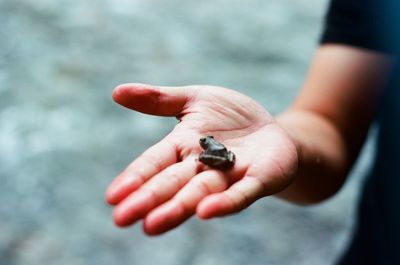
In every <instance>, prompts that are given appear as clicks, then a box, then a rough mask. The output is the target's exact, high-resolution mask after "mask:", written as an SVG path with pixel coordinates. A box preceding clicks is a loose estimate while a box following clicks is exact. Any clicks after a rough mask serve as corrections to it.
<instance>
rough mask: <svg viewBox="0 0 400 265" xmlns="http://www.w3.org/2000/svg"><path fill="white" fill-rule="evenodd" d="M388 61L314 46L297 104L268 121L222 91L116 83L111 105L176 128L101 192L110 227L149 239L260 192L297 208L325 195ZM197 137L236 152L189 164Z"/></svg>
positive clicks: (341, 171) (229, 209)
mask: <svg viewBox="0 0 400 265" xmlns="http://www.w3.org/2000/svg"><path fill="white" fill-rule="evenodd" d="M390 65H391V62H390V59H389V58H388V57H386V56H384V55H380V54H376V53H372V52H367V51H363V50H359V49H353V48H349V47H345V46H333V45H326V46H323V47H321V48H320V49H319V50H318V52H317V54H316V57H315V61H314V64H313V66H312V67H311V71H310V74H309V78H308V79H307V81H306V83H305V85H304V89H303V91H302V93H301V94H300V96H299V98H298V99H297V100H296V102H295V103H294V105H293V106H292V107H291V108H290V109H289V110H288V111H286V112H285V113H283V114H281V115H279V116H278V117H277V118H276V119H275V118H274V117H272V116H271V115H270V114H269V113H268V112H267V111H266V110H265V109H264V108H263V107H261V106H260V105H259V104H257V103H256V102H255V101H254V100H253V99H251V98H249V97H247V96H245V95H243V94H240V93H238V92H235V91H233V90H229V89H225V88H218V87H209V86H189V87H179V88H176V87H175V88H173V87H155V86H149V85H143V84H125V85H121V86H119V87H117V88H116V89H115V90H114V92H113V98H114V100H115V101H116V102H118V103H119V104H121V105H123V106H125V107H127V108H130V109H133V110H136V111H140V112H143V113H147V114H151V115H159V116H175V117H178V118H179V119H180V122H179V123H178V124H177V125H176V126H175V128H174V129H173V130H172V131H171V133H170V134H169V135H168V136H166V137H165V138H164V139H163V140H161V141H160V142H159V143H158V144H156V145H154V146H153V147H151V148H149V149H148V150H146V151H145V152H144V153H143V154H142V155H141V156H139V157H138V158H137V159H136V160H135V161H133V162H132V163H131V164H130V165H129V166H128V167H127V168H126V169H125V170H124V171H123V172H122V173H121V174H120V175H119V176H118V177H117V178H116V179H115V180H114V181H113V182H112V184H111V185H110V187H109V188H108V190H107V193H106V198H107V201H108V202H109V203H110V204H111V205H115V209H114V221H115V223H116V224H117V225H119V226H128V225H131V224H134V223H135V222H137V221H139V220H141V219H143V220H144V230H145V232H146V233H147V234H149V235H156V234H160V233H163V232H166V231H168V230H170V229H172V228H174V227H176V226H178V225H180V224H181V223H183V222H184V221H185V220H187V219H188V218H189V217H191V216H193V215H194V214H196V215H197V216H199V217H200V218H202V219H208V218H212V217H216V216H223V215H228V214H232V213H235V212H239V211H241V210H243V209H244V208H246V207H248V206H249V205H251V204H252V203H253V202H255V201H256V200H258V199H260V198H262V197H265V196H269V195H274V194H278V195H279V196H280V197H282V198H285V199H288V200H291V201H294V202H298V203H311V202H317V201H320V200H322V199H324V198H326V197H328V196H330V195H331V194H333V193H334V192H335V191H336V190H337V189H338V188H339V187H340V185H341V184H342V182H343V180H344V178H345V176H346V174H347V172H348V170H349V168H350V166H351V165H352V163H353V161H354V159H355V158H356V156H357V154H358V152H359V149H360V146H361V144H362V142H363V141H364V138H365V135H366V133H367V130H368V127H369V124H370V122H371V120H372V117H373V115H374V112H375V111H376V108H377V105H378V103H379V98H380V95H381V94H382V91H381V89H380V87H383V84H384V82H385V80H386V77H387V75H388V71H389V69H390ZM206 135H213V136H214V137H216V139H218V140H219V141H221V142H222V143H224V144H225V145H226V146H227V147H228V149H229V150H232V151H233V152H234V153H235V154H236V158H237V160H236V163H235V165H234V167H233V168H231V169H230V170H227V171H220V170H216V169H213V168H209V167H207V166H205V165H202V164H201V163H199V162H197V161H196V158H198V155H199V153H200V152H201V151H202V150H201V147H200V146H199V142H198V141H199V139H200V138H201V137H204V136H206Z"/></svg>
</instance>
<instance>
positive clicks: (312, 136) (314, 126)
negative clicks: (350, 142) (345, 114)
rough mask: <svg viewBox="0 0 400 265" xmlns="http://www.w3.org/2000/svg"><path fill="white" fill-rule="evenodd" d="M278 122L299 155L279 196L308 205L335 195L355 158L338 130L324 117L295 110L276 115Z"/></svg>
mask: <svg viewBox="0 0 400 265" xmlns="http://www.w3.org/2000/svg"><path fill="white" fill-rule="evenodd" d="M277 122H278V123H279V124H280V125H281V126H282V127H283V128H284V129H286V131H287V132H288V133H289V135H290V136H291V137H292V139H293V141H294V142H295V143H296V146H297V150H298V153H299V156H298V157H299V163H298V165H299V166H298V171H297V173H296V176H295V178H294V181H293V182H292V184H291V185H290V186H289V187H288V188H287V189H285V190H284V191H283V192H281V193H279V194H278V197H281V198H283V199H286V200H289V201H292V202H295V203H299V204H308V203H315V202H319V201H322V200H323V199H325V198H327V197H329V196H331V195H332V194H334V193H335V192H336V191H337V190H338V189H339V188H340V186H341V185H342V183H343V182H344V180H345V178H346V175H347V172H348V170H349V168H350V166H351V161H352V160H353V159H354V157H353V158H350V156H351V154H350V153H349V152H348V150H347V148H346V143H345V140H344V138H343V136H342V135H341V134H340V132H339V130H338V129H337V128H336V127H335V126H334V125H333V124H332V123H331V122H330V121H329V120H327V119H326V118H324V117H323V116H321V115H318V114H316V113H314V112H310V111H305V110H301V109H295V108H293V109H290V110H288V111H286V112H284V113H282V114H281V115H279V116H278V117H277ZM353 156H354V155H353Z"/></svg>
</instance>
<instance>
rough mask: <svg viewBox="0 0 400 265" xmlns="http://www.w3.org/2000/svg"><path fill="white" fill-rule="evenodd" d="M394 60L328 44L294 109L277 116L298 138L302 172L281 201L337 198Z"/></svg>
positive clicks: (317, 60) (316, 59) (318, 54)
mask: <svg viewBox="0 0 400 265" xmlns="http://www.w3.org/2000/svg"><path fill="white" fill-rule="evenodd" d="M392 64H393V60H392V59H391V58H390V57H389V56H386V55H383V54H380V53H375V52H372V51H367V50H362V49H358V48H352V47H349V46H343V45H324V46H321V47H320V48H319V50H318V51H317V53H316V56H315V59H314V62H313V64H312V66H311V69H310V72H309V75H308V78H307V79H306V82H305V84H304V88H303V90H302V91H301V93H300V95H299V97H298V98H297V100H296V101H295V102H294V104H293V105H292V106H291V107H290V108H289V109H288V110H287V111H286V112H284V113H282V114H281V115H279V116H278V117H277V120H278V123H279V124H280V125H281V126H282V127H284V128H285V129H286V130H287V131H288V132H289V134H290V135H291V136H292V137H293V139H295V142H296V143H297V146H298V150H299V153H300V155H299V157H300V159H299V160H300V161H299V170H298V172H297V174H296V177H295V180H294V182H293V183H292V185H290V187H288V188H287V189H286V190H285V191H283V192H281V193H280V194H279V196H280V197H282V198H285V199H288V200H291V201H294V202H297V203H311V202H318V201H320V200H322V199H325V198H327V197H329V196H330V195H332V194H333V193H335V192H336V191H337V190H338V189H339V188H340V186H341V185H342V183H343V181H344V180H345V178H346V176H347V174H348V171H349V169H350V168H351V166H352V164H353V162H354V160H355V159H356V158H357V155H358V153H359V151H360V149H361V146H362V144H363V142H364V140H365V137H366V134H367V132H368V128H369V126H370V124H371V121H372V119H373V117H374V115H375V113H376V110H377V108H378V105H379V103H380V100H381V97H382V94H383V91H382V90H383V88H384V85H385V83H386V82H387V79H388V77H389V75H390V70H391V67H392Z"/></svg>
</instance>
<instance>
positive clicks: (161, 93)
mask: <svg viewBox="0 0 400 265" xmlns="http://www.w3.org/2000/svg"><path fill="white" fill-rule="evenodd" d="M191 91H192V92H193V89H192V88H191V87H158V86H152V85H146V84H132V83H131V84H122V85H119V86H117V87H116V88H115V89H114V91H113V93H112V97H113V99H114V100H115V101H116V102H117V103H118V104H120V105H122V106H124V107H126V108H129V109H133V110H136V111H139V112H143V113H146V114H151V115H158V116H180V114H182V112H183V110H184V109H185V107H186V105H187V103H188V102H189V99H190V98H192V97H193V95H191V94H192V93H190V92H191Z"/></svg>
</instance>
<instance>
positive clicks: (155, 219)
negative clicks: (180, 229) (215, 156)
mask: <svg viewBox="0 0 400 265" xmlns="http://www.w3.org/2000/svg"><path fill="white" fill-rule="evenodd" d="M227 186H228V179H227V177H226V176H225V175H224V174H223V173H222V172H220V171H216V170H207V171H204V172H202V173H200V174H198V175H197V176H195V177H194V178H193V179H192V180H191V181H190V182H189V183H188V184H187V185H186V186H185V187H183V188H182V190H180V191H179V192H178V193H177V194H176V196H175V197H174V198H173V199H172V200H171V201H169V202H167V203H165V204H163V205H161V206H159V207H158V208H156V209H154V210H153V211H152V212H150V213H149V214H148V215H147V216H146V218H145V220H144V231H145V232H146V233H147V234H149V235H158V234H161V233H164V232H166V231H168V230H170V229H172V228H175V227H176V226H178V225H180V224H181V223H183V222H184V221H185V220H187V219H188V218H189V217H191V216H192V215H193V214H194V213H195V211H196V206H197V204H198V203H199V202H200V201H201V200H202V199H203V198H204V197H206V196H207V195H210V194H212V193H215V192H221V191H223V190H225V189H226V188H227Z"/></svg>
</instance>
